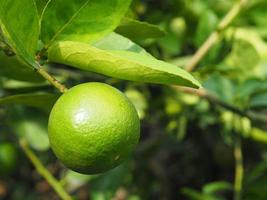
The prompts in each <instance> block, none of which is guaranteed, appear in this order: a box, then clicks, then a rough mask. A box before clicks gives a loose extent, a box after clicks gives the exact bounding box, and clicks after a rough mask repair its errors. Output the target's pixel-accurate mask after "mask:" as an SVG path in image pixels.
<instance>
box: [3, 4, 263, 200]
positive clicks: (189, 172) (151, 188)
mask: <svg viewBox="0 0 267 200" xmlns="http://www.w3.org/2000/svg"><path fill="white" fill-rule="evenodd" d="M235 2H236V1H234V0H186V1H183V0H142V1H141V0H136V1H134V2H133V4H132V6H131V8H132V9H131V11H129V13H128V15H129V16H128V17H130V18H135V19H138V20H140V21H146V22H149V23H151V24H155V25H158V26H159V27H161V29H162V30H164V31H165V35H164V36H162V37H159V36H160V35H157V34H155V35H154V37H153V39H143V38H140V37H139V35H138V32H140V31H142V30H138V29H137V28H133V30H132V34H129V33H128V34H127V36H128V37H129V38H130V39H132V40H133V41H134V42H136V43H138V44H139V45H140V46H142V47H144V48H145V49H146V50H147V51H148V52H149V53H151V54H152V55H153V56H155V57H157V58H159V59H162V60H165V61H168V62H170V63H173V64H176V65H178V66H180V67H184V66H186V64H187V63H188V61H189V60H190V58H191V57H192V55H193V54H194V53H195V52H196V51H197V49H198V48H199V47H201V45H202V44H203V42H204V41H205V40H206V39H207V38H208V36H209V35H210V34H211V33H212V32H213V31H214V30H216V27H217V25H218V23H219V22H220V20H221V19H222V18H223V17H224V16H225V14H226V13H227V12H228V11H229V10H230V9H231V7H232V6H233V4H234V3H235ZM266 10H267V1H266V0H250V1H247V2H246V5H245V7H244V8H243V10H242V13H241V14H240V15H239V16H238V17H237V18H236V19H235V21H234V22H233V23H232V24H231V25H230V26H229V27H228V28H227V29H226V30H225V31H224V32H223V34H221V37H220V39H219V41H218V42H217V43H216V44H215V45H214V46H213V47H212V48H211V49H210V51H209V52H208V54H207V55H206V56H205V57H204V58H203V59H202V60H201V62H200V64H199V65H198V67H197V68H196V70H195V71H194V72H193V74H194V76H195V77H197V78H198V80H200V82H201V83H202V85H203V87H204V88H205V89H206V90H208V91H209V93H210V95H212V98H206V97H204V98H203V97H201V96H197V95H195V94H190V93H188V92H181V91H180V90H179V89H177V88H175V87H172V86H162V85H156V84H143V83H136V82H130V81H121V80H118V79H113V78H109V77H104V76H101V75H97V74H93V73H89V72H81V71H79V70H75V69H73V68H68V67H66V66H53V67H51V66H47V69H48V70H49V71H50V72H51V73H52V74H54V75H56V77H57V78H58V79H59V80H61V81H63V82H65V83H66V84H67V86H69V87H70V86H73V85H76V84H79V83H81V82H89V81H101V82H106V83H108V84H111V85H113V86H115V87H117V88H119V89H120V90H121V91H123V92H124V93H125V94H126V95H127V96H128V97H129V98H130V100H131V101H132V102H133V103H134V105H135V106H136V108H137V110H138V113H139V116H140V119H141V123H142V132H141V135H142V136H141V141H140V144H139V145H138V147H137V149H136V150H135V152H134V154H133V155H132V156H131V157H129V160H128V161H127V162H125V163H124V164H123V165H121V166H119V167H117V168H115V169H114V170H111V171H109V172H107V173H104V174H101V175H93V176H85V175H80V174H77V173H74V172H72V171H70V170H68V169H66V168H65V167H64V166H62V164H61V163H59V161H58V160H57V159H56V157H55V156H54V155H53V153H52V152H51V150H50V148H49V142H48V138H47V127H46V126H47V119H48V114H49V110H50V108H51V106H52V105H53V103H54V101H55V99H56V98H57V97H58V95H52V96H49V95H47V94H43V93H39V94H36V93H35V92H36V91H46V92H54V91H55V89H54V88H53V87H52V86H50V85H49V84H48V83H46V82H44V81H43V80H42V78H41V77H39V76H38V75H37V74H35V73H34V72H33V71H31V70H30V69H29V70H28V69H27V68H19V67H18V66H19V65H22V64H21V63H20V62H19V61H18V60H17V59H16V57H15V56H11V57H7V56H5V54H4V52H0V65H1V66H0V96H1V97H3V98H1V99H0V104H1V105H2V106H1V107H0V199H7V200H17V199H20V200H35V199H41V200H42V199H43V200H45V199H50V200H53V199H58V196H57V195H56V194H55V192H54V191H53V189H52V188H51V187H50V186H49V184H48V183H47V182H46V181H45V180H44V179H43V178H42V177H41V176H40V175H39V174H38V173H37V171H36V169H35V168H34V167H33V166H32V164H31V163H30V162H29V160H28V159H27V157H26V156H25V154H24V153H23V151H22V150H21V148H20V147H19V143H18V137H24V138H26V140H27V141H28V143H29V144H30V146H31V148H32V149H33V150H34V151H35V152H36V153H37V155H38V158H39V159H40V160H41V161H42V162H43V163H44V165H45V166H46V167H47V168H48V169H49V171H50V172H51V173H52V174H53V175H54V176H55V177H56V178H58V179H59V180H60V182H61V183H62V185H63V186H64V187H65V188H66V190H67V191H68V192H69V193H70V194H72V195H73V196H75V197H76V199H80V200H85V199H92V200H104V199H114V200H124V199H127V200H142V199H160V200H172V199H183V200H187V199H188V200H228V199H233V194H234V183H235V178H236V176H237V173H238V170H237V171H236V166H239V167H241V168H239V170H240V169H241V170H242V169H243V170H244V174H243V175H244V177H243V181H242V182H243V184H242V185H243V187H242V191H241V192H242V199H244V200H266V199H267V117H266V116H267V41H266V40H267V24H266V17H267V13H266ZM117 32H119V33H121V34H122V35H124V34H125V33H124V30H123V28H121V29H117ZM147 34H148V35H150V36H151V35H153V32H150V33H147ZM25 77H27V78H26V79H25ZM24 93H33V94H32V95H35V99H36V98H40V99H41V100H40V101H37V100H35V101H31V100H29V99H31V96H29V95H25V96H23V95H24ZM54 93H55V92H54ZM14 94H16V95H18V94H19V95H22V96H21V97H22V99H24V102H17V101H16V99H15V100H14V99H12V98H4V97H5V96H9V95H14ZM27 98H28V99H27ZM218 101H219V102H218ZM7 104H8V105H7ZM19 104H23V105H19ZM225 105H226V106H225ZM227 106H230V109H227ZM233 111H234V112H233ZM240 141H241V146H240V145H239V144H240ZM241 148H242V154H243V162H242V163H241V164H242V165H240V163H238V164H239V165H236V160H238V158H239V159H240V155H239V154H238V152H239V150H240V149H241ZM239 153H240V152H239ZM239 161H240V160H239Z"/></svg>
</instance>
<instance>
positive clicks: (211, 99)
mask: <svg viewBox="0 0 267 200" xmlns="http://www.w3.org/2000/svg"><path fill="white" fill-rule="evenodd" d="M174 87H175V88H176V89H177V90H179V91H181V92H185V93H188V94H193V95H196V96H199V97H202V98H205V99H207V100H208V101H209V102H210V103H213V104H216V105H219V106H221V107H223V108H225V109H227V110H230V111H232V112H234V113H237V114H239V115H241V116H244V117H247V118H249V119H250V120H252V121H258V122H263V123H267V116H266V115H258V114H254V113H253V112H250V111H243V110H240V109H238V108H236V107H235V106H233V105H230V104H228V103H226V102H224V101H222V100H220V99H219V98H217V97H216V96H214V95H212V94H210V93H209V92H208V91H207V90H205V89H194V88H188V87H181V86H180V87H178V86H174Z"/></svg>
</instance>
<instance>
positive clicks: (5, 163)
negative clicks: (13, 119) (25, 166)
mask: <svg viewBox="0 0 267 200" xmlns="http://www.w3.org/2000/svg"><path fill="white" fill-rule="evenodd" d="M17 157H18V156H17V150H16V148H15V147H14V146H13V144H11V143H8V142H5V143H2V144H0V174H1V175H8V174H10V173H12V172H13V171H14V169H15V167H16V164H17Z"/></svg>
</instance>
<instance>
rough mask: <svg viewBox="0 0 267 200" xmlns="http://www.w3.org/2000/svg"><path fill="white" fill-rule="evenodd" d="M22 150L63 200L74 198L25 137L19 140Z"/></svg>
mask: <svg viewBox="0 0 267 200" xmlns="http://www.w3.org/2000/svg"><path fill="white" fill-rule="evenodd" d="M19 143H20V146H21V148H22V150H23V151H24V152H25V154H26V156H27V157H28V158H29V160H30V161H31V162H32V164H33V165H34V166H35V168H36V170H37V172H38V173H39V174H40V175H41V176H43V177H44V178H45V180H46V181H47V182H48V183H49V184H50V185H51V186H52V188H53V189H54V190H55V191H56V193H57V194H58V195H59V196H60V197H61V198H62V199H63V200H72V197H71V196H70V195H69V194H68V193H67V192H66V191H65V190H64V188H63V187H62V185H61V184H60V183H59V182H58V181H57V180H56V179H55V177H54V176H53V175H52V174H51V173H50V172H49V171H48V170H47V169H46V168H45V166H44V165H43V164H42V163H41V161H40V160H39V159H38V157H37V156H36V155H35V154H34V152H33V151H32V150H31V149H30V148H29V146H28V144H27V142H26V141H25V140H24V139H20V141H19Z"/></svg>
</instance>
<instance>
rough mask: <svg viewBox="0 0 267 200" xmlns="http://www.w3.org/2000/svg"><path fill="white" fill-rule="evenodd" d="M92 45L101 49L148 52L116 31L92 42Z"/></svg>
mask: <svg viewBox="0 0 267 200" xmlns="http://www.w3.org/2000/svg"><path fill="white" fill-rule="evenodd" d="M92 45H93V46H94V47H96V48H99V49H102V50H125V51H132V52H136V53H143V54H148V53H147V52H146V50H145V49H143V48H142V47H140V46H139V45H137V44H135V43H134V42H132V41H131V40H129V39H128V38H126V37H123V36H121V35H119V34H117V33H114V32H112V33H110V34H109V35H107V36H105V37H104V38H102V39H101V40H99V41H97V42H95V43H93V44H92Z"/></svg>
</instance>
